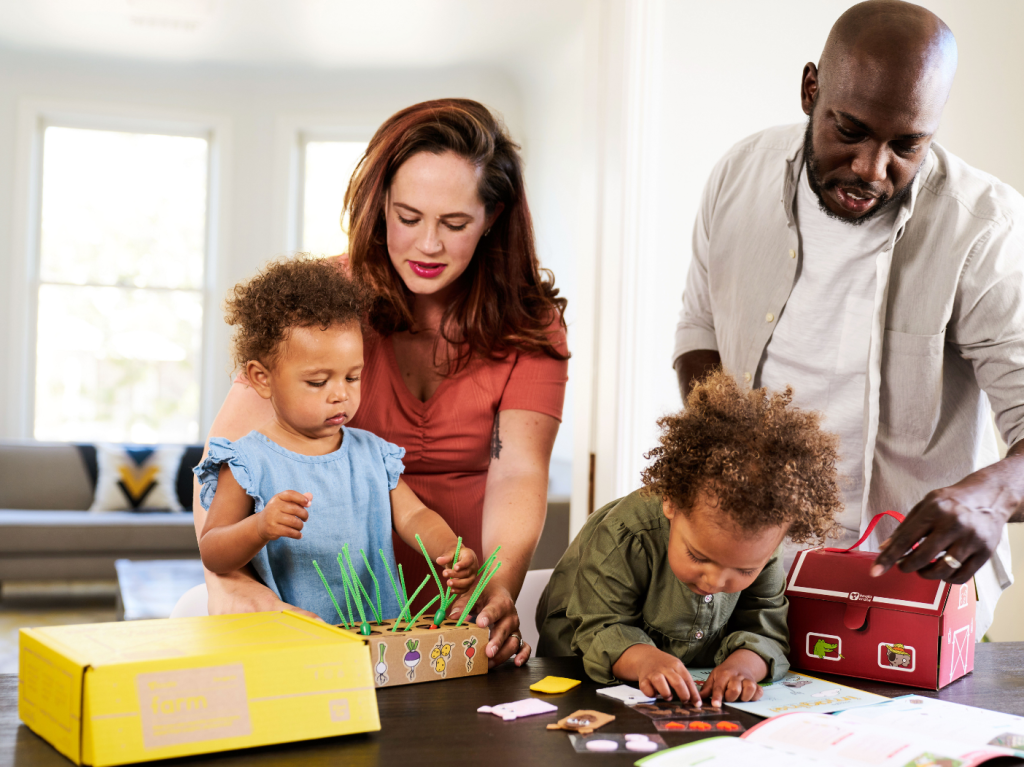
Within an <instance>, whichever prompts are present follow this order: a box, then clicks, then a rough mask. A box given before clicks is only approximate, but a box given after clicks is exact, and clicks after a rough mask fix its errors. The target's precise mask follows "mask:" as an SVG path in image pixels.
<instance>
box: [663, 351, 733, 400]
mask: <svg viewBox="0 0 1024 767" xmlns="http://www.w3.org/2000/svg"><path fill="white" fill-rule="evenodd" d="M720 367H722V357H721V355H719V353H718V352H716V351H712V350H710V349H695V350H693V351H689V352H686V353H685V354H683V355H682V356H680V357H679V359H677V360H676V362H675V368H676V378H677V379H678V380H679V394H680V395H682V398H683V403H684V404H685V403H686V398H687V397H688V396H690V389H692V388H693V385H694V384H695V383H697V381H700V380H703V379H704V378H706V377H707V376H708V374H709V373H711V372H713V371H715V370H718V368H720Z"/></svg>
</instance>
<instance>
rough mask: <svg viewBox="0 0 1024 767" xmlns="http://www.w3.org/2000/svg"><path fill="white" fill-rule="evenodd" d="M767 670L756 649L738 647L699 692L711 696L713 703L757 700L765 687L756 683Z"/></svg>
mask: <svg viewBox="0 0 1024 767" xmlns="http://www.w3.org/2000/svg"><path fill="white" fill-rule="evenodd" d="M767 673H768V665H767V664H766V663H765V662H764V659H762V658H761V656H760V655H758V654H757V653H755V652H751V651H750V650H737V651H736V652H734V653H732V655H730V656H729V657H728V658H726V659H725V660H724V661H722V664H721V665H720V666H718V667H716V668H715V670H714V671H712V672H711V673H710V674H709V675H708V678H707V679H705V680H704V684H703V685H701V688H700V694H701V695H702V696H703V697H705V698H711V705H712V706H721V705H722V701H728V702H729V703H731V702H733V701H736V700H743V701H747V700H760V699H761V696H762V695H764V690H763V689H762V688H761V685H759V684H758V682H760V681H761V680H762V679H764V678H765V675H766V674H767Z"/></svg>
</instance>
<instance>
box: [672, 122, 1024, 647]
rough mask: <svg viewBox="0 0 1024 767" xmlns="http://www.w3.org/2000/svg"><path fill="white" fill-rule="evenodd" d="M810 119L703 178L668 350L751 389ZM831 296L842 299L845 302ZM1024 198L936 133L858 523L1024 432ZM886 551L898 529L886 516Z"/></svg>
mask: <svg viewBox="0 0 1024 767" xmlns="http://www.w3.org/2000/svg"><path fill="white" fill-rule="evenodd" d="M803 134H804V126H803V125H794V126H786V127H781V128H771V129H769V130H766V131H763V132H761V133H758V134H756V135H754V136H752V137H750V138H748V139H746V140H744V141H742V142H740V143H739V144H737V145H736V146H735V147H733V148H732V149H731V150H730V151H729V152H728V153H726V155H725V156H724V157H723V158H722V159H721V160H720V161H719V163H718V164H717V165H716V166H715V169H714V171H713V172H712V174H711V177H710V178H709V180H708V182H707V185H706V187H705V189H704V195H703V198H702V201H701V207H700V211H699V213H698V215H697V222H696V226H695V228H694V235H693V260H692V262H691V264H690V269H689V273H688V275H687V284H686V290H685V292H684V294H683V310H682V313H681V315H680V319H679V325H678V327H677V329H676V344H675V353H674V355H673V361H674V360H675V359H677V358H678V357H679V356H680V355H682V354H685V353H686V352H688V351H693V350H697V349H710V350H716V351H718V353H719V354H720V355H721V357H722V364H723V366H724V367H725V369H726V370H728V371H730V372H731V373H733V374H734V375H736V376H737V378H738V379H741V380H743V381H745V382H746V383H747V384H748V385H751V386H754V385H757V384H758V383H759V380H758V377H759V370H758V367H759V365H760V362H761V360H762V357H763V354H764V350H765V347H766V346H767V344H768V341H769V340H770V339H771V335H772V331H773V330H774V329H775V327H776V325H777V324H778V323H775V322H772V321H767V322H766V321H765V320H766V318H767V317H768V316H772V317H773V318H775V317H778V316H780V315H781V314H782V312H783V311H784V310H785V307H786V302H787V301H788V300H789V295H790V292H791V291H792V289H793V285H794V283H795V281H796V278H797V269H798V266H799V263H800V259H799V258H797V255H798V254H799V252H800V238H799V233H798V231H797V226H796V223H795V218H794V215H793V201H794V197H795V193H796V184H797V180H798V178H799V174H800V168H801V165H802V163H803ZM837 298H838V297H837ZM1022 298H1024V197H1021V195H1020V194H1018V193H1017V192H1016V191H1014V190H1013V189H1012V188H1011V187H1009V186H1007V185H1006V184H1003V183H1001V182H1000V181H999V180H998V179H995V178H993V177H992V176H989V175H987V174H985V173H982V172H981V171H978V170H975V169H974V168H971V167H970V166H969V165H967V164H966V163H964V162H963V161H962V160H960V159H959V158H958V157H956V156H954V155H952V154H950V153H949V152H947V151H945V150H944V149H943V148H942V147H940V146H939V145H937V144H933V145H932V148H931V150H930V151H929V153H928V157H927V158H926V160H925V162H924V164H923V166H922V168H921V171H920V173H919V174H918V177H917V178H916V179H915V181H914V183H913V186H912V189H911V194H910V195H909V197H908V198H907V200H905V201H904V203H903V204H902V206H901V208H900V210H899V212H898V214H897V216H896V221H895V224H894V226H893V231H892V235H891V237H890V240H889V244H888V246H887V247H886V248H885V249H884V250H883V252H882V253H881V255H880V256H879V257H878V262H877V281H876V293H875V302H874V303H875V309H874V317H873V321H872V326H871V346H870V352H869V357H868V371H867V389H866V392H865V408H864V487H865V498H864V503H863V504H862V508H863V517H862V522H861V529H862V530H863V529H864V528H865V527H866V525H867V522H868V521H870V519H871V517H872V516H874V515H875V514H877V513H879V512H882V511H885V510H887V509H892V510H895V511H898V512H901V513H904V514H905V513H907V512H909V511H910V509H911V508H913V506H914V505H915V504H916V503H917V502H918V501H920V500H921V499H922V498H923V497H924V496H925V495H926V494H927V493H928V492H929V491H931V490H934V489H936V488H940V487H945V486H947V485H950V484H953V483H954V482H957V481H959V480H960V479H962V478H963V477H964V476H966V475H967V474H970V473H971V472H973V471H976V470H978V469H980V468H981V467H983V466H986V465H988V464H990V463H992V462H993V461H995V460H996V459H997V458H998V453H997V450H996V445H995V436H994V434H993V433H992V428H991V416H990V411H991V412H994V413H995V421H996V426H997V427H998V429H999V431H1000V432H1001V433H1002V436H1003V439H1004V440H1005V441H1006V443H1007V444H1008V445H1012V444H1014V443H1015V442H1017V441H1018V440H1019V439H1021V437H1022V435H1024V301H1022ZM879 528H883V529H881V530H879V529H877V528H876V533H875V535H874V536H872V538H871V539H869V541H868V542H867V544H865V546H866V547H868V548H870V549H871V550H877V547H878V542H879V541H880V540H883V539H884V538H885V537H886V536H887V535H888V534H889V533H891V531H892V526H891V525H890V526H884V525H879ZM1010 572H1011V571H1010V551H1009V541H1008V539H1007V536H1006V533H1005V532H1004V534H1003V539H1002V542H1001V543H1000V545H999V547H998V548H997V550H996V552H995V554H994V555H993V557H992V559H991V560H990V561H989V563H988V564H986V565H985V566H984V567H983V568H982V569H981V570H980V571H979V572H978V574H977V576H976V581H977V585H978V593H979V598H980V599H979V605H978V621H977V636H978V638H979V639H980V638H981V636H982V635H983V634H984V632H985V630H987V628H988V626H989V625H990V624H991V622H992V613H993V611H994V609H995V604H996V600H997V599H998V598H999V594H1000V593H1001V592H1002V590H1003V589H1005V588H1006V587H1007V586H1008V585H1009V584H1010V583H1011V582H1012V576H1011V574H1010Z"/></svg>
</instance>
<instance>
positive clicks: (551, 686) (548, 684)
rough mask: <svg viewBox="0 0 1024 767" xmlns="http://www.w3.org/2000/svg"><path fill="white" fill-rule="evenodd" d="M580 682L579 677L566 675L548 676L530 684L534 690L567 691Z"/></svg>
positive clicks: (548, 691)
mask: <svg viewBox="0 0 1024 767" xmlns="http://www.w3.org/2000/svg"><path fill="white" fill-rule="evenodd" d="M579 683H580V680H579V679H566V678H565V677H564V676H546V677H544V678H543V679H541V680H540V681H539V682H535V683H534V684H531V685H530V689H531V690H533V691H534V692H547V693H556V692H567V691H568V690H571V689H572V688H573V687H575V686H576V685H578V684H579Z"/></svg>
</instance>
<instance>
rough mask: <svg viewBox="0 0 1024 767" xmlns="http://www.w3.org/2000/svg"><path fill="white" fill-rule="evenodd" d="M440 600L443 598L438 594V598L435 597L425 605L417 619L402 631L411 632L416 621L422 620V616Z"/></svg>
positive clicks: (417, 614)
mask: <svg viewBox="0 0 1024 767" xmlns="http://www.w3.org/2000/svg"><path fill="white" fill-rule="evenodd" d="M440 598H441V595H440V594H438V595H437V596H436V597H434V598H433V599H431V600H430V601H429V602H427V603H426V604H425V605H423V609H422V610H420V611H419V612H418V613H416V617H415V618H413V619H412V620H411V621H409V623H408V624H407V625H406V627H405V628H404V629H402V631H409V630H410V629H412V624H414V623H415V622H416V621H418V620H419V619H420V616H421V615H423V613H425V612H426V611H427V609H428V608H429V607H430V606H431V605H432V604H434V602H436V601H437V600H438V599H440Z"/></svg>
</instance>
